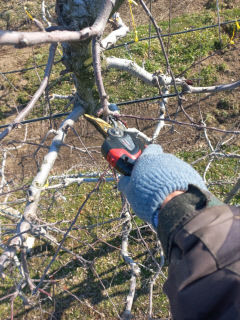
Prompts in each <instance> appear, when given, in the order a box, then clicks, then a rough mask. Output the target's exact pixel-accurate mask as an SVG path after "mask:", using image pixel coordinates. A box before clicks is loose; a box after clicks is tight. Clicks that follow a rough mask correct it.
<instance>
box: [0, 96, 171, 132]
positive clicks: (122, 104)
mask: <svg viewBox="0 0 240 320" xmlns="http://www.w3.org/2000/svg"><path fill="white" fill-rule="evenodd" d="M176 96H177V94H176V93H172V94H167V95H162V96H161V95H160V96H154V97H149V98H142V99H135V100H128V101H123V102H117V103H116V105H117V106H124V105H129V104H134V103H142V102H146V101H153V100H158V99H165V98H172V97H176ZM69 114H70V112H65V113H57V114H54V115H51V116H46V117H40V118H34V119H29V120H24V121H22V122H21V124H27V123H32V122H37V121H43V120H48V119H57V118H61V117H64V116H68V115H69ZM9 125H11V123H8V124H4V125H2V126H0V129H3V128H7V127H8V126H9Z"/></svg>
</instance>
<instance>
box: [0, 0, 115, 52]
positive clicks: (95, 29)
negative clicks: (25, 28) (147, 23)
mask: <svg viewBox="0 0 240 320" xmlns="http://www.w3.org/2000/svg"><path fill="white" fill-rule="evenodd" d="M115 3H116V0H105V1H103V4H102V6H101V10H100V12H99V13H98V16H97V18H96V20H95V22H94V24H93V25H92V26H91V27H87V28H84V29H82V30H80V31H67V30H61V31H60V30H56V31H52V32H17V31H3V30H1V31H0V45H18V46H19V47H24V46H30V45H36V44H40V43H54V42H67V41H80V40H85V39H88V38H90V37H93V36H97V35H101V34H102V33H103V31H104V29H105V26H106V23H107V20H108V18H109V16H110V14H111V12H112V10H113V8H114V5H115Z"/></svg>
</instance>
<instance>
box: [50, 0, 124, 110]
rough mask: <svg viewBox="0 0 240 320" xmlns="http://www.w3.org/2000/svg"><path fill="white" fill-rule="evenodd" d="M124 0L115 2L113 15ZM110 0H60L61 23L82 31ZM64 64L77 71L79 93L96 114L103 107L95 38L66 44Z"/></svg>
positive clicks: (58, 10) (75, 72)
mask: <svg viewBox="0 0 240 320" xmlns="http://www.w3.org/2000/svg"><path fill="white" fill-rule="evenodd" d="M123 1H124V0H117V1H115V2H116V4H115V6H114V8H113V11H112V14H113V12H114V11H115V10H117V9H118V8H119V6H120V5H121V4H122V3H123ZM105 3H106V0H57V1H56V13H57V17H58V24H59V25H60V26H63V27H64V29H67V30H72V31H73V30H81V29H83V28H85V27H88V26H92V25H93V23H94V22H95V20H96V18H97V17H98V14H99V12H100V10H101V9H102V8H103V6H104V5H105ZM62 47H63V63H64V65H65V66H66V69H67V71H69V72H73V77H74V82H75V86H76V90H77V93H78V96H79V98H80V99H81V100H83V102H84V107H85V110H86V112H87V113H90V114H94V113H96V111H97V109H98V108H99V103H100V102H99V95H98V92H97V87H96V85H95V79H94V70H93V66H92V50H91V39H87V40H85V41H79V42H74V43H73V42H72V43H70V42H69V43H67V42H65V43H62Z"/></svg>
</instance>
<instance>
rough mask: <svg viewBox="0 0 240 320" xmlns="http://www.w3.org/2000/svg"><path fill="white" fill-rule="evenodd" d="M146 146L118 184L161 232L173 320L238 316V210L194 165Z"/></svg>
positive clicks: (136, 208)
mask: <svg viewBox="0 0 240 320" xmlns="http://www.w3.org/2000/svg"><path fill="white" fill-rule="evenodd" d="M148 148H149V149H148ZM148 148H147V149H146V151H144V153H143V155H142V156H141V157H140V158H139V160H137V163H136V165H135V166H134V169H133V172H132V176H131V177H123V178H121V181H120V184H119V189H120V190H121V191H123V193H124V194H125V195H126V197H127V199H128V200H129V202H130V204H131V206H132V208H133V210H134V211H135V213H136V214H137V215H138V216H139V217H140V218H142V219H144V220H145V221H147V222H149V223H151V224H152V225H153V226H154V228H155V230H156V231H157V233H158V237H159V239H160V241H161V243H162V246H163V249H164V252H165V256H166V258H167V260H168V263H169V268H168V280H167V281H166V283H165V285H164V291H165V293H166V294H167V295H168V297H169V301H170V306H171V312H172V314H173V319H191V320H192V319H238V318H240V314H239V313H238V312H239V310H240V300H239V299H240V298H239V297H240V292H239V290H240V278H239V274H240V262H239V261H240V256H239V255H240V232H239V231H240V219H237V218H236V216H238V215H239V212H238V214H237V213H236V211H237V210H238V209H232V208H230V207H229V206H227V205H224V204H223V203H222V202H221V201H219V200H218V199H217V198H216V197H214V196H213V195H212V194H211V193H210V192H209V191H208V190H207V188H206V186H205V184H204V182H203V180H202V178H201V177H200V176H199V175H198V174H197V173H196V171H195V170H194V169H193V168H192V167H191V166H190V165H188V164H186V163H185V162H183V161H182V160H180V159H177V158H176V157H174V156H173V155H168V154H164V153H163V151H162V149H161V147H160V146H149V147H148ZM179 190H180V191H182V193H181V194H180V195H179V194H178V195H177V196H176V191H179ZM172 195H175V197H173V198H172V199H170V200H169V201H167V203H166V199H167V198H168V197H169V196H170V198H171V196H172ZM164 202H165V206H163V205H164ZM234 210H235V211H234ZM234 212H235V213H234ZM237 229H238V232H236V231H234V230H237ZM238 306H239V308H238Z"/></svg>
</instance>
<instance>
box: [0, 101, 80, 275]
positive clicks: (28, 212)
mask: <svg viewBox="0 0 240 320" xmlns="http://www.w3.org/2000/svg"><path fill="white" fill-rule="evenodd" d="M83 113H84V109H83V108H82V107H81V106H79V107H78V108H75V109H74V110H73V111H72V113H71V114H70V115H69V116H68V117H67V118H66V119H65V120H64V121H63V122H62V124H61V126H60V128H59V129H58V131H57V134H56V136H55V137H54V139H53V142H52V144H51V146H50V149H49V152H48V153H47V154H46V156H45V157H44V160H43V163H42V166H41V168H40V171H39V172H38V174H37V175H36V177H35V178H34V180H33V182H32V185H31V186H30V188H29V190H28V202H27V205H26V208H25V211H24V215H23V218H22V219H21V221H20V222H19V223H18V225H17V229H16V237H15V238H13V239H12V240H11V241H10V243H9V244H8V246H7V247H6V250H5V251H4V253H3V254H2V255H1V257H0V275H1V274H2V275H3V271H4V269H5V268H6V267H7V265H8V264H9V262H10V261H11V260H12V259H13V257H14V256H15V254H16V251H17V249H19V248H20V247H21V245H22V244H23V243H24V241H25V238H26V233H27V232H29V231H30V230H31V227H32V221H33V219H34V217H35V216H36V211H37V208H38V202H39V199H40V194H41V191H42V187H43V186H44V185H45V183H46V181H47V177H48V175H49V173H50V171H51V169H52V167H53V165H54V163H55V160H56V158H57V156H58V152H59V149H60V147H61V145H62V143H63V142H64V139H65V137H66V135H67V129H68V127H72V126H73V125H74V123H75V122H76V121H77V119H78V118H79V116H81V115H82V114H83Z"/></svg>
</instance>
